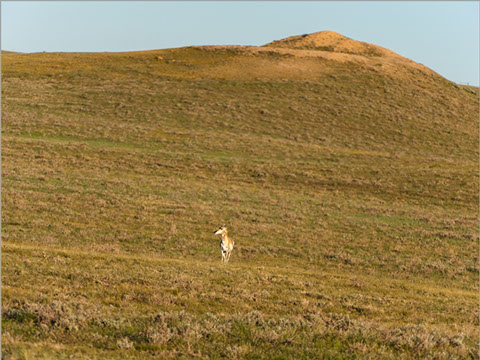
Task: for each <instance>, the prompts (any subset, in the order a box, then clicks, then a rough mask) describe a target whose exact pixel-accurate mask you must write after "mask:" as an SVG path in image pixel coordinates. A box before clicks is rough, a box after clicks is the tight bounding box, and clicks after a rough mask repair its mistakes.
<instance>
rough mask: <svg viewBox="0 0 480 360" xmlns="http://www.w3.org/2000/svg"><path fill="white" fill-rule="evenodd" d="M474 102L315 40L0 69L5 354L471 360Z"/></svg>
mask: <svg viewBox="0 0 480 360" xmlns="http://www.w3.org/2000/svg"><path fill="white" fill-rule="evenodd" d="M478 100H479V89H478V88H474V87H467V86H461V85H457V84H455V83H452V82H450V81H448V80H446V79H444V78H443V77H441V76H440V75H438V74H436V73H434V72H433V71H431V70H430V69H428V68H426V67H424V66H422V65H420V64H417V63H415V62H413V61H411V60H408V59H405V58H402V57H401V56H399V55H397V54H394V53H393V52H391V51H389V50H386V49H382V48H379V47H375V46H374V45H370V44H365V43H359V42H355V41H353V40H349V39H344V38H342V37H340V36H338V34H334V33H323V34H322V33H320V34H314V35H312V36H311V37H301V38H300V40H299V39H298V38H293V39H292V38H290V39H287V40H285V41H280V42H273V43H271V44H269V45H268V46H264V47H244V46H209V47H185V48H176V49H165V50H156V51H145V52H126V53H35V54H22V53H9V52H3V54H2V165H3V166H2V210H3V211H2V228H3V238H2V357H3V358H4V359H154V358H155V359H163V358H165V359H170V358H180V359H189V358H215V359H216V358H224V359H473V358H477V354H478V353H477V348H478V347H477V344H478V338H479V328H478V326H479V324H478V318H479V317H478V303H479V295H478V290H479V289H478V280H479V279H478V271H479V266H478V253H479V248H478V170H479V169H478V159H479V156H478V145H479V144H478V135H479V133H478V119H479V101H478ZM223 223H225V224H227V226H228V228H229V235H230V236H231V238H232V239H233V240H234V241H235V249H234V251H233V254H232V257H231V260H230V262H229V263H228V264H226V265H223V264H222V263H221V254H220V250H219V246H218V243H219V238H218V237H217V236H215V235H213V231H214V230H216V229H217V228H218V226H220V225H221V224H223Z"/></svg>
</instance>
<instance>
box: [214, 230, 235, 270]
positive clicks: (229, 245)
mask: <svg viewBox="0 0 480 360" xmlns="http://www.w3.org/2000/svg"><path fill="white" fill-rule="evenodd" d="M214 234H215V235H221V236H222V238H221V240H220V250H221V251H222V262H224V263H225V262H228V261H229V260H230V256H231V255H232V250H233V245H234V244H233V240H232V239H230V238H229V237H228V231H227V227H226V226H225V225H223V226H220V227H219V228H218V230H215V231H214Z"/></svg>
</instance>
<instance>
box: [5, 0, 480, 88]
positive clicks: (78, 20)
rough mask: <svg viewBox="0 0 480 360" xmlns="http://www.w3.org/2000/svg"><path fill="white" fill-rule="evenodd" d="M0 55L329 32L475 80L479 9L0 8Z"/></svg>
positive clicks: (251, 41) (257, 41)
mask: <svg viewBox="0 0 480 360" xmlns="http://www.w3.org/2000/svg"><path fill="white" fill-rule="evenodd" d="M1 10H2V13H1V20H2V25H1V30H2V33H1V41H2V49H3V50H11V51H21V52H37V51H127V50H150V49H162V48H170V47H180V46H188V45H207V44H208V45H217V44H218V45H219V44H232V45H233V44H235V45H261V44H265V43H268V42H270V41H272V40H278V39H281V38H284V37H287V36H291V35H298V34H305V33H311V32H316V31H321V30H332V31H336V32H339V33H341V34H343V35H345V36H348V37H350V38H353V39H356V40H361V41H367V42H370V43H373V44H377V45H380V46H384V47H386V48H389V49H391V50H393V51H395V52H397V53H399V54H400V55H403V56H406V57H408V58H410V59H412V60H414V61H417V62H420V63H422V64H424V65H426V66H428V67H430V68H432V69H433V70H435V71H437V72H438V73H440V74H441V75H443V76H445V77H446V78H447V79H449V80H453V81H456V82H460V83H470V84H473V85H477V86H478V84H479V3H478V2H477V1H465V2H458V1H452V2H445V1H430V2H414V1H411V2H394V1H385V2H379V1H371V2H346V1H345V2H343V1H332V2H327V1H317V2H233V1H232V2H140V1H138V2H134V1H131V2H113V1H112V2H80V1H78V2H73V1H72V2H61V1H51V2H46V1H45V2H5V1H2V4H1Z"/></svg>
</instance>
